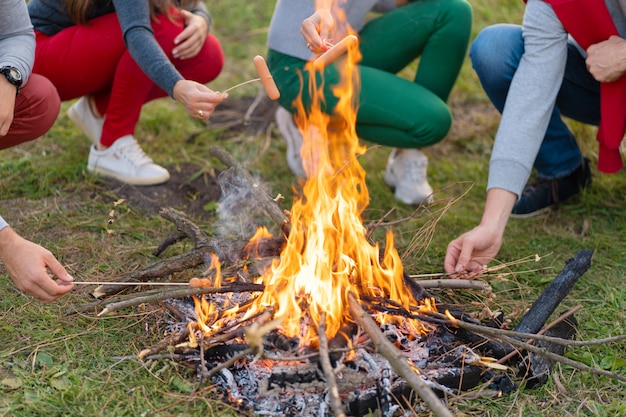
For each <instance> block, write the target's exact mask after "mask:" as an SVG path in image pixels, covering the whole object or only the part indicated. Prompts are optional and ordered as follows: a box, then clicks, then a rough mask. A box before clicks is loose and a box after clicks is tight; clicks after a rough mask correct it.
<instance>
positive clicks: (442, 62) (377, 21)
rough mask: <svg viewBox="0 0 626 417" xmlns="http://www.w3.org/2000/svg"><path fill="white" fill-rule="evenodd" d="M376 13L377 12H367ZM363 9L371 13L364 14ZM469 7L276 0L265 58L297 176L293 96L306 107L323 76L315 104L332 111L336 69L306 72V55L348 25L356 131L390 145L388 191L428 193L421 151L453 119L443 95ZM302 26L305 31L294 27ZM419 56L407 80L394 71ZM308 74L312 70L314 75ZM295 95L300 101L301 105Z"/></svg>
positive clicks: (411, 195)
mask: <svg viewBox="0 0 626 417" xmlns="http://www.w3.org/2000/svg"><path fill="white" fill-rule="evenodd" d="M370 12H376V13H378V14H377V15H369V13H370ZM366 16H367V17H370V16H374V17H373V18H372V19H370V20H368V21H367V22H366ZM471 26H472V9H471V6H470V5H469V3H468V2H467V1H465V0H432V1H414V0H409V1H407V0H345V1H331V0H318V1H313V0H278V1H277V2H276V6H275V10H274V14H273V16H272V20H271V23H270V29H269V34H268V42H267V43H268V47H269V51H268V54H267V62H268V65H269V67H270V70H271V71H272V75H273V76H274V79H275V80H276V84H277V85H278V88H279V90H280V91H281V98H280V99H279V100H278V101H279V103H280V105H281V107H280V108H279V109H278V111H277V112H276V123H277V124H278V127H279V130H280V133H281V135H282V137H283V139H284V140H285V141H286V143H287V162H288V164H289V167H290V168H291V170H292V171H293V172H294V173H295V174H296V175H298V176H300V177H305V176H306V175H307V174H308V173H307V172H306V169H304V168H303V167H302V158H301V156H300V148H301V147H302V142H303V138H302V132H301V130H300V129H298V127H301V126H300V125H299V124H298V121H297V120H295V119H296V118H298V117H301V116H299V115H298V111H299V107H300V105H301V106H302V107H303V109H304V110H305V112H308V111H310V108H311V106H312V104H313V103H312V102H313V98H312V97H311V92H312V91H314V90H315V88H314V87H313V86H312V83H313V82H315V83H317V85H322V84H321V81H322V80H323V90H322V91H321V97H322V99H321V100H319V103H320V106H321V108H322V110H323V111H324V112H326V113H328V114H333V113H335V112H336V107H337V104H338V101H339V100H341V98H340V97H339V95H338V93H337V91H336V86H337V84H339V83H340V82H342V77H343V74H341V73H340V71H339V68H338V67H337V66H336V65H328V66H326V67H325V68H324V69H323V70H321V71H311V68H312V67H311V66H309V65H307V64H308V63H309V62H311V61H313V60H315V59H316V58H317V57H318V54H320V53H321V52H324V51H325V50H326V49H328V47H329V42H330V44H331V45H332V44H335V43H337V42H339V41H340V40H342V39H344V38H345V36H346V35H347V34H348V33H347V28H348V27H350V28H351V30H352V32H353V34H355V35H358V37H359V48H358V49H359V53H360V55H361V58H360V60H359V62H358V64H357V65H356V66H355V68H354V73H355V76H358V77H359V79H360V84H359V86H358V89H357V90H356V91H354V92H353V96H354V100H355V107H356V109H357V111H356V120H355V123H356V133H357V135H358V136H359V137H360V138H361V139H363V140H366V141H369V142H372V143H377V144H381V145H385V146H390V147H392V148H393V149H392V151H391V154H390V156H389V159H388V161H387V167H386V169H385V173H384V180H385V182H386V183H387V184H388V185H389V186H390V187H391V188H392V189H394V192H395V197H396V198H397V199H398V200H399V201H401V202H403V203H406V204H420V203H428V202H430V201H432V193H433V190H432V187H431V186H430V185H429V183H428V179H427V176H426V170H427V164H428V158H427V157H426V155H425V154H424V153H423V152H422V151H421V149H423V148H426V147H428V146H430V145H433V144H436V143H438V142H439V141H441V140H442V139H443V138H444V137H445V136H446V134H447V133H448V131H449V129H450V126H451V124H452V115H451V112H450V109H449V108H448V105H447V103H446V102H447V100H448V97H449V95H450V92H451V90H452V87H453V86H454V84H455V82H456V80H457V77H458V75H459V72H460V70H461V66H462V64H463V61H464V59H465V55H466V52H467V47H468V44H469V39H470V33H471ZM298 32H301V34H302V36H296V34H297V33H298ZM418 58H419V65H418V66H417V70H416V72H415V75H414V77H413V79H412V80H409V79H406V78H404V77H401V76H398V75H397V74H398V73H399V72H400V71H402V70H403V69H405V68H406V67H407V66H408V65H409V64H410V63H412V62H414V61H415V60H416V59H418ZM313 74H315V78H313V77H312V75H313ZM299 103H301V104H299Z"/></svg>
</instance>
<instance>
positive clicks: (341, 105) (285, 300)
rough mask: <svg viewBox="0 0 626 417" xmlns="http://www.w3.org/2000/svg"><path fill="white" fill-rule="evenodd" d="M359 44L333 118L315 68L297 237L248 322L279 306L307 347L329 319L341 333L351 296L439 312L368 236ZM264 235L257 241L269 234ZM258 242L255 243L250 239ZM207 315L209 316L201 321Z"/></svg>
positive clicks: (388, 249) (392, 251)
mask: <svg viewBox="0 0 626 417" xmlns="http://www.w3.org/2000/svg"><path fill="white" fill-rule="evenodd" d="M359 59H360V54H359V51H358V45H356V46H355V45H352V46H351V47H350V48H349V49H348V52H347V57H346V59H343V60H342V61H341V62H337V65H338V68H340V71H341V74H342V82H341V83H340V84H339V85H338V86H337V87H336V90H335V94H336V96H337V97H339V98H340V99H339V102H338V104H337V106H336V109H335V112H334V114H333V115H332V116H329V115H327V114H325V113H324V112H323V111H322V110H321V107H322V106H321V101H322V87H323V85H319V84H316V82H315V79H314V78H315V77H314V75H315V73H316V72H317V71H318V70H317V69H316V68H315V67H314V66H313V64H312V63H310V66H309V67H308V69H309V71H310V73H311V74H312V77H311V80H310V82H311V85H312V86H314V91H312V97H313V104H312V106H311V109H309V111H308V112H305V110H304V107H303V105H302V104H301V103H300V109H299V111H298V112H297V116H296V118H297V120H296V122H297V125H298V127H299V129H300V130H301V132H302V134H303V136H304V143H303V147H302V152H301V154H302V159H303V166H304V170H305V172H306V173H307V180H306V182H305V183H304V185H303V189H302V195H301V196H300V197H299V198H297V199H296V200H295V201H294V203H293V206H292V208H291V217H290V232H289V235H288V237H287V242H286V244H285V246H284V248H283V250H282V253H281V255H280V259H277V260H275V261H274V262H273V263H272V265H271V267H270V268H269V269H268V271H267V272H266V273H265V274H264V275H263V276H262V277H260V279H259V282H260V283H262V284H263V285H264V288H265V289H264V291H263V293H262V294H261V295H260V296H259V297H258V298H257V299H256V300H255V301H254V302H253V303H252V305H251V306H249V307H248V308H247V311H246V317H251V316H252V315H254V314H257V313H259V312H262V311H265V310H267V309H268V308H271V309H273V311H274V319H275V320H280V327H279V330H280V331H281V332H282V333H284V334H285V335H286V336H288V337H298V338H299V340H300V343H301V344H303V345H308V344H312V345H315V344H316V342H317V334H316V329H318V327H319V323H320V321H321V319H322V317H325V322H324V325H325V327H326V332H327V336H328V337H329V338H332V337H334V336H336V335H338V334H340V332H341V330H342V327H343V326H345V325H346V324H348V323H350V322H351V321H352V320H351V318H350V315H349V309H348V294H349V293H352V294H354V295H355V296H356V297H357V298H360V297H362V296H371V297H384V298H386V299H389V300H393V301H394V303H397V305H398V306H400V307H402V308H404V309H406V310H407V311H408V310H410V309H411V308H410V306H413V308H412V310H413V311H414V310H415V306H419V308H420V309H425V310H434V309H435V307H434V303H432V304H431V303H426V304H423V303H422V304H418V302H417V301H416V300H414V299H413V297H412V296H411V294H410V292H409V291H407V290H406V287H405V285H404V283H403V271H402V263H401V260H400V257H399V254H398V253H397V251H396V248H395V246H394V241H393V236H392V234H391V232H388V233H387V236H386V242H385V247H384V251H383V252H382V256H381V248H380V247H379V246H378V244H372V243H370V242H369V241H368V239H367V231H366V229H365V227H364V225H363V221H362V217H361V215H362V213H363V210H364V209H365V208H366V207H367V205H368V203H369V193H368V190H367V187H366V183H365V171H364V169H363V167H362V166H361V165H360V164H359V162H358V160H357V156H359V155H362V154H363V153H364V152H365V147H364V146H362V145H360V144H359V138H358V136H357V134H356V112H357V109H356V105H355V102H354V100H353V97H354V94H353V93H354V91H355V88H358V85H359V80H358V70H357V69H356V68H355V66H356V62H358V60H359ZM267 234H268V232H267V231H266V230H264V229H263V230H259V232H258V233H257V234H256V235H255V237H254V238H253V241H256V240H257V239H258V238H260V237H267ZM251 244H252V242H251ZM201 317H204V314H203V315H202V316H201ZM377 319H378V321H379V322H381V324H382V323H383V322H384V321H385V320H387V321H390V320H393V321H396V324H399V325H400V326H401V327H403V328H405V329H406V330H407V332H413V333H414V334H420V333H425V332H426V331H427V329H426V328H425V327H424V325H423V324H422V323H421V322H419V321H417V320H406V319H402V321H403V323H400V319H398V318H396V317H394V316H385V315H384V314H380V315H379V316H378V317H377Z"/></svg>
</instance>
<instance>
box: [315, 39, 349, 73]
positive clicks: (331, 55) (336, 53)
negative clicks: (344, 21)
mask: <svg viewBox="0 0 626 417" xmlns="http://www.w3.org/2000/svg"><path fill="white" fill-rule="evenodd" d="M358 43H359V38H357V37H356V36H355V35H348V36H346V37H345V38H343V39H342V40H340V41H339V42H337V43H336V44H335V45H334V46H333V47H332V48H330V49H329V50H328V51H326V52H324V53H323V54H322V55H320V56H319V57H317V59H316V60H315V61H313V65H314V66H315V68H317V69H324V68H326V67H327V66H328V65H329V64H330V63H332V62H333V61H334V60H336V59H337V58H339V57H340V56H341V55H343V54H344V53H345V52H346V51H347V50H348V48H350V47H352V46H356V45H358Z"/></svg>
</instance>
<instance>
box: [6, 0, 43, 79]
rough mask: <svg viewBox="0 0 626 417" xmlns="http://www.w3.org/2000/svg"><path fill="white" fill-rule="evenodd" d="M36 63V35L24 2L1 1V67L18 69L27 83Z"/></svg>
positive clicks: (22, 0)
mask: <svg viewBox="0 0 626 417" xmlns="http://www.w3.org/2000/svg"><path fill="white" fill-rule="evenodd" d="M34 61H35V35H34V34H33V25H32V24H31V23H30V19H29V18H28V11H27V10H26V3H25V2H24V0H0V67H4V66H6V65H8V66H12V67H16V68H17V69H19V70H20V72H21V73H22V78H23V80H24V81H23V83H26V81H27V79H28V77H29V75H30V73H31V71H32V69H33V62H34Z"/></svg>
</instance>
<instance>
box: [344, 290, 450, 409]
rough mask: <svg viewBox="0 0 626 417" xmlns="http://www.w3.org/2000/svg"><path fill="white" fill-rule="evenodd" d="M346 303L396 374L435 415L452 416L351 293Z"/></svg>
mask: <svg viewBox="0 0 626 417" xmlns="http://www.w3.org/2000/svg"><path fill="white" fill-rule="evenodd" d="M348 304H349V307H350V313H351V315H352V318H353V319H354V320H355V321H356V322H357V323H358V324H359V325H360V326H361V327H363V329H364V330H365V331H366V332H367V334H368V335H369V336H370V338H371V339H372V342H373V343H374V346H375V347H376V349H378V351H379V352H380V353H381V354H382V355H383V356H384V357H385V358H387V360H388V361H389V363H390V364H391V365H393V367H394V369H395V370H396V372H398V375H400V376H401V377H403V378H404V379H405V380H406V381H407V383H408V384H409V385H410V386H411V387H412V388H413V389H414V390H415V392H417V394H418V395H419V396H420V398H421V399H422V400H424V402H425V403H426V404H427V405H428V406H429V407H430V409H431V410H432V412H433V413H434V414H435V415H436V416H437V417H454V416H453V414H452V413H451V412H450V410H448V409H447V408H446V406H445V405H443V404H442V403H441V401H440V400H439V397H437V394H435V392H434V391H433V390H432V389H431V388H430V387H429V386H428V385H427V384H426V382H424V380H422V378H421V377H420V376H419V375H418V374H417V373H416V372H415V370H414V369H413V367H412V366H411V365H409V364H408V363H407V358H406V357H405V356H404V355H403V354H402V352H400V351H399V350H398V349H396V347H395V346H394V345H393V344H392V343H391V342H389V341H388V340H387V339H386V338H385V336H384V335H383V334H382V332H381V331H380V329H379V328H378V326H377V325H376V322H374V320H373V319H372V318H371V317H370V316H369V315H368V314H367V313H366V312H365V311H364V310H363V309H362V308H361V306H360V305H359V303H358V302H357V300H356V298H355V297H354V295H353V294H349V295H348Z"/></svg>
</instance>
